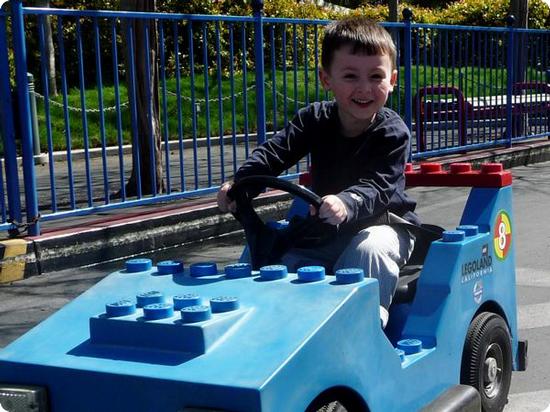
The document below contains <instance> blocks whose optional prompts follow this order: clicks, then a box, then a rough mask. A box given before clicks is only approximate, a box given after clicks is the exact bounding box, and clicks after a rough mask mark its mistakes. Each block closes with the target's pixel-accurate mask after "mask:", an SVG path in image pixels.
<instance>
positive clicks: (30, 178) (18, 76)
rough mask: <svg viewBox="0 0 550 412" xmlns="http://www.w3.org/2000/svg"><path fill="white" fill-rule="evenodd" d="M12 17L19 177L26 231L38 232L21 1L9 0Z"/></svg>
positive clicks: (29, 232)
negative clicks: (22, 185) (20, 156)
mask: <svg viewBox="0 0 550 412" xmlns="http://www.w3.org/2000/svg"><path fill="white" fill-rule="evenodd" d="M10 5H11V18H12V31H13V33H12V36H13V53H14V61H15V81H16V84H17V99H18V109H19V123H20V127H21V143H22V148H23V178H24V181H25V204H26V211H27V224H28V225H29V228H28V234H29V235H31V236H36V235H38V234H40V226H39V224H38V201H37V195H36V180H35V176H34V159H33V147H32V126H31V118H30V102H29V93H28V88H29V85H28V83H27V50H26V46H25V25H24V21H23V5H22V3H21V0H10Z"/></svg>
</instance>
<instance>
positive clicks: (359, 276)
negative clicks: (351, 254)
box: [335, 268, 365, 285]
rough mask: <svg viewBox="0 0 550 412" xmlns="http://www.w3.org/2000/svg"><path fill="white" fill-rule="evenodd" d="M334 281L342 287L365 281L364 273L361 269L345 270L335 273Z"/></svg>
mask: <svg viewBox="0 0 550 412" xmlns="http://www.w3.org/2000/svg"><path fill="white" fill-rule="evenodd" d="M335 274H336V281H337V282H338V283H340V284H342V285H348V284H351V283H357V282H361V281H362V280H363V279H365V271H364V270H363V269H361V268H346V269H338V270H337V271H336V273H335Z"/></svg>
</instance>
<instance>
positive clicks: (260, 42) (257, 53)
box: [252, 0, 266, 144]
mask: <svg viewBox="0 0 550 412" xmlns="http://www.w3.org/2000/svg"><path fill="white" fill-rule="evenodd" d="M263 9H264V2H263V0H252V10H253V16H254V59H255V62H256V64H255V70H256V123H257V125H256V127H257V130H258V144H262V143H263V142H265V135H266V126H265V85H264V30H263V18H262V15H263Z"/></svg>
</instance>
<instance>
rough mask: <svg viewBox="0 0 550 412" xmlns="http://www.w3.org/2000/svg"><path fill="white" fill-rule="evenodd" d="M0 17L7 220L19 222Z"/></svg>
mask: <svg viewBox="0 0 550 412" xmlns="http://www.w3.org/2000/svg"><path fill="white" fill-rule="evenodd" d="M0 10H1V11H2V12H3V11H4V8H3V7H1V8H0ZM0 19H1V21H0V72H1V73H5V75H3V76H0V122H1V123H2V135H3V139H4V163H5V171H6V188H7V192H8V219H9V221H15V222H21V198H20V193H19V176H18V172H17V152H16V149H15V123H14V117H13V106H12V99H11V90H10V76H9V73H10V68H9V60H8V38H7V33H6V18H5V16H1V17H0ZM0 184H1V183H0Z"/></svg>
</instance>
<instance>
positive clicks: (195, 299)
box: [172, 293, 201, 310]
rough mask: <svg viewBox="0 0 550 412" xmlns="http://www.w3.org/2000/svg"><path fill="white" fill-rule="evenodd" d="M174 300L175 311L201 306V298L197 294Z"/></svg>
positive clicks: (175, 297)
mask: <svg viewBox="0 0 550 412" xmlns="http://www.w3.org/2000/svg"><path fill="white" fill-rule="evenodd" d="M172 299H173V300H174V309H176V310H180V309H183V308H186V307H188V306H197V305H200V304H201V297H200V296H199V295H197V294H196V293H187V294H185V295H178V296H174V297H173V298H172Z"/></svg>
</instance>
